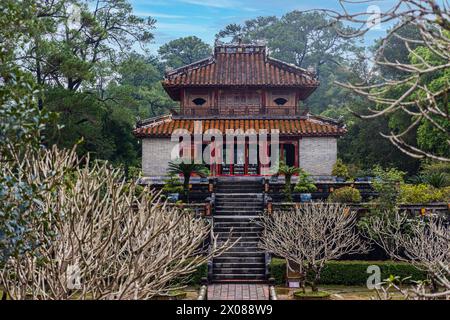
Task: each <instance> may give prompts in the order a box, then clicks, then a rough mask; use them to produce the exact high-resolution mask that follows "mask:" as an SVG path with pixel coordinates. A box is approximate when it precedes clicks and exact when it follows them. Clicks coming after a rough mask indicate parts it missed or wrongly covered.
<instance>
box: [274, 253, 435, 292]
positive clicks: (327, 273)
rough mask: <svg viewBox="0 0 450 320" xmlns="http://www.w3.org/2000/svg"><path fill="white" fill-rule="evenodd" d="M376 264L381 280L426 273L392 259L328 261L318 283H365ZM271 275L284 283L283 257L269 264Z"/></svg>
mask: <svg viewBox="0 0 450 320" xmlns="http://www.w3.org/2000/svg"><path fill="white" fill-rule="evenodd" d="M371 265H377V266H379V267H380V270H381V280H384V279H387V278H388V277H389V276H390V275H395V276H399V277H400V278H401V279H403V278H406V277H411V280H424V279H426V273H425V272H423V271H421V270H418V269H417V268H415V267H414V266H412V265H410V264H408V263H404V262H394V261H329V262H327V263H326V264H325V267H324V268H323V270H322V274H321V278H320V284H330V285H353V286H363V285H366V281H367V278H368V277H369V276H370V274H368V273H367V267H369V266H371ZM270 274H271V277H273V278H275V281H276V283H277V284H278V285H285V283H286V262H285V260H284V259H278V258H274V259H272V261H271V264H270Z"/></svg>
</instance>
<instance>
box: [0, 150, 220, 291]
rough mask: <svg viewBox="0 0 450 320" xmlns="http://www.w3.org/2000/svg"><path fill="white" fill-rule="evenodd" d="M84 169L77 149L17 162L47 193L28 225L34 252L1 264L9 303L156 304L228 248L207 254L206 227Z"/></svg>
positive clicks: (109, 173) (147, 194) (111, 177)
mask: <svg viewBox="0 0 450 320" xmlns="http://www.w3.org/2000/svg"><path fill="white" fill-rule="evenodd" d="M79 164H80V163H79V159H78V157H77V156H76V154H75V151H74V150H71V151H60V150H58V149H57V148H53V149H51V150H44V151H42V152H39V153H31V154H29V157H26V158H24V159H23V160H22V161H21V162H20V163H19V166H18V168H20V170H19V171H16V173H15V174H19V175H20V178H21V179H23V180H24V181H31V180H34V181H35V183H37V182H39V183H40V184H41V185H44V186H48V187H49V188H46V189H45V190H44V191H43V192H42V193H41V194H40V195H41V197H40V198H39V199H36V201H35V202H34V203H33V205H32V206H30V209H29V210H39V211H40V212H43V213H44V214H42V215H39V216H37V215H31V217H32V219H30V220H29V221H28V224H27V225H26V226H25V227H26V228H27V230H30V232H29V233H27V234H24V237H29V238H32V239H34V240H35V241H34V242H33V243H35V246H33V247H29V248H28V250H25V251H22V252H19V253H17V254H14V255H10V256H9V257H8V259H6V261H5V262H4V263H2V265H1V268H2V269H1V270H0V286H1V288H2V290H3V291H4V292H6V293H7V295H8V296H9V297H10V298H11V299H25V298H27V299H28V298H31V299H151V298H152V297H154V296H156V295H161V294H166V293H168V291H169V290H173V289H176V288H179V287H180V286H182V284H181V281H182V279H183V277H185V276H187V275H189V274H191V273H192V272H194V271H195V270H196V268H197V267H198V266H199V265H201V264H203V263H205V262H206V261H207V260H208V259H210V258H211V257H212V256H214V255H216V254H219V253H220V252H222V250H226V249H227V248H228V242H227V243H224V244H222V245H221V246H220V248H219V247H218V246H217V245H216V239H215V238H213V239H212V241H211V245H210V248H204V245H203V244H204V241H205V239H206V237H207V236H209V235H210V225H209V224H208V223H207V222H206V221H204V220H203V219H201V218H200V217H196V216H195V215H194V213H190V212H183V211H180V210H179V209H176V208H174V207H168V206H167V205H166V203H164V202H163V201H162V200H161V197H160V195H159V194H157V193H155V192H153V191H150V190H148V189H144V190H143V191H142V190H138V189H137V186H136V185H135V184H129V183H127V182H126V180H125V179H123V176H122V173H121V171H120V170H117V169H112V168H110V167H109V166H108V164H105V163H103V164H100V163H96V162H91V161H89V159H84V160H83V165H82V166H81V165H79ZM2 169H3V170H5V171H6V170H8V167H7V164H2ZM14 169H15V170H16V169H17V167H14ZM23 240H26V239H23ZM207 249H209V250H207Z"/></svg>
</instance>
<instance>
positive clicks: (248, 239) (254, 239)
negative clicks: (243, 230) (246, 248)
mask: <svg viewBox="0 0 450 320" xmlns="http://www.w3.org/2000/svg"><path fill="white" fill-rule="evenodd" d="M260 239H261V238H260V237H259V236H255V237H249V236H245V235H244V236H235V235H234V234H232V235H231V236H223V235H219V236H218V237H217V241H218V242H224V241H227V240H230V241H236V240H237V241H238V243H241V242H256V243H259V240H260Z"/></svg>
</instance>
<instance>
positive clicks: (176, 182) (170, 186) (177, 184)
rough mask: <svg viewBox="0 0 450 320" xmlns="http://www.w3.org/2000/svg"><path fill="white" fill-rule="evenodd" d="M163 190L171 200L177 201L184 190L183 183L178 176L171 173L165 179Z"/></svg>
mask: <svg viewBox="0 0 450 320" xmlns="http://www.w3.org/2000/svg"><path fill="white" fill-rule="evenodd" d="M162 192H163V193H164V194H165V195H166V197H167V200H168V201H169V202H177V201H178V199H179V198H180V193H182V192H183V185H182V184H181V181H180V178H178V176H176V175H174V174H171V175H169V177H168V178H167V179H166V180H164V187H163V188H162Z"/></svg>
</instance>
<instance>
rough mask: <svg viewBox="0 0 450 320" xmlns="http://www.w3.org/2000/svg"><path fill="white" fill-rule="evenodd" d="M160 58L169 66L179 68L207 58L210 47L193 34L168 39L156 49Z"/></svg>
mask: <svg viewBox="0 0 450 320" xmlns="http://www.w3.org/2000/svg"><path fill="white" fill-rule="evenodd" d="M158 53H159V54H160V56H161V58H162V60H164V61H165V63H166V65H167V66H169V67H171V68H179V67H182V66H185V65H188V64H191V63H194V62H196V61H198V60H201V59H204V58H207V57H209V56H210V55H211V53H212V48H211V47H210V46H209V45H208V44H207V43H205V42H203V41H202V40H201V39H200V38H197V37H195V36H190V37H185V38H179V39H176V40H172V41H169V42H168V43H166V44H165V45H163V46H161V47H160V48H159V50H158Z"/></svg>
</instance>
